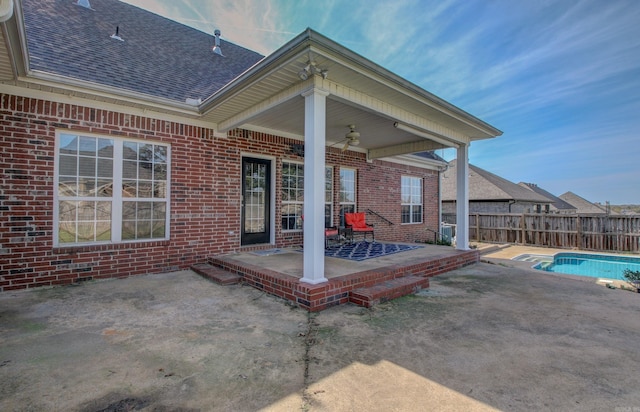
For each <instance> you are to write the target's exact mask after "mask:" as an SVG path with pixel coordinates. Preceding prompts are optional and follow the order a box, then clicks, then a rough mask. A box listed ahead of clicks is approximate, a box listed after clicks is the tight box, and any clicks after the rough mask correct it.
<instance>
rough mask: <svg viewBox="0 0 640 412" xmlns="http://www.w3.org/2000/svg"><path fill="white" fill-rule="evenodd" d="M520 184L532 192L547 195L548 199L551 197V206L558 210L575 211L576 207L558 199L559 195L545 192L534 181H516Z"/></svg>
mask: <svg viewBox="0 0 640 412" xmlns="http://www.w3.org/2000/svg"><path fill="white" fill-rule="evenodd" d="M518 184H519V185H520V186H522V187H524V188H527V189H529V190H533V191H534V192H536V193H538V194H541V195H542V196H544V197H547V198H549V199H551V201H552V202H553V203H552V205H553V207H555V208H556V209H558V210H564V211H574V212H575V211H577V208H576V207H575V206H573V205H571V204H569V203H567V202H565V201H564V200H562V199H560V198H559V197H557V196H555V195H553V194H551V193H549V192H547V191H546V190H544V189H543V188H541V187H539V186H538V185H537V184H535V183H525V182H520V183H518Z"/></svg>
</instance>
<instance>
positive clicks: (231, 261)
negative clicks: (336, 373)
mask: <svg viewBox="0 0 640 412" xmlns="http://www.w3.org/2000/svg"><path fill="white" fill-rule="evenodd" d="M479 257H480V253H479V251H478V250H476V249H472V250H466V251H463V250H458V249H454V248H452V247H450V246H438V245H430V244H427V245H419V247H417V248H415V249H411V250H407V251H402V252H398V253H393V254H387V255H384V256H380V257H375V258H371V259H366V260H360V261H355V260H349V259H343V258H335V257H327V256H325V257H324V262H323V263H324V265H323V266H324V272H323V273H324V277H325V278H326V279H327V281H326V282H323V283H320V284H310V283H308V282H305V281H304V280H303V273H304V261H303V258H304V254H303V252H302V251H301V249H300V248H277V249H266V248H264V247H263V248H246V249H243V250H241V251H240V252H238V253H232V254H226V255H221V256H212V257H210V258H209V259H208V260H207V263H206V264H198V265H194V266H193V267H192V269H193V270H194V271H196V272H197V273H199V274H200V275H202V276H204V277H206V278H209V279H211V280H213V281H216V282H218V283H238V282H242V283H244V284H247V285H250V286H252V287H255V288H257V289H260V290H264V291H265V292H267V293H269V294H272V295H276V296H279V297H281V298H284V299H287V300H289V301H291V302H293V304H294V305H296V306H299V307H301V308H304V309H306V310H309V311H311V312H317V311H320V310H323V309H326V308H328V307H331V306H335V305H340V304H345V303H354V304H357V305H361V306H365V307H370V306H372V305H374V304H376V303H380V302H384V301H387V300H390V299H394V298H397V297H401V296H405V295H408V294H411V293H415V292H416V291H418V290H420V289H426V288H428V287H429V278H430V277H432V276H435V275H438V274H441V273H444V272H448V271H451V270H454V269H459V268H461V267H464V266H467V265H469V264H472V263H476V262H478V261H479Z"/></svg>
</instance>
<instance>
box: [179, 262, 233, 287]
mask: <svg viewBox="0 0 640 412" xmlns="http://www.w3.org/2000/svg"><path fill="white" fill-rule="evenodd" d="M191 270H193V271H194V272H196V273H197V274H198V275H200V276H202V277H204V278H206V279H209V280H212V281H214V282H216V283H219V284H221V285H223V286H226V285H235V284H236V283H239V282H240V276H239V275H237V274H235V273H231V272H228V271H226V270H224V269H221V268H219V267H217V266H213V265H210V264H208V263H197V264H195V265H192V266H191Z"/></svg>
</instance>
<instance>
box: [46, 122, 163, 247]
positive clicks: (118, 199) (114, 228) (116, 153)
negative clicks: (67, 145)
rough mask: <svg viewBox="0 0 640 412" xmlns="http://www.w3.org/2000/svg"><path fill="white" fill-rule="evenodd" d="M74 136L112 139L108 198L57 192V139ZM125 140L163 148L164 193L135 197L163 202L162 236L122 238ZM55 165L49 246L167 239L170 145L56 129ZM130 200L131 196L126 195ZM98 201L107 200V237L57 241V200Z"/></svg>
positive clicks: (58, 213)
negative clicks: (109, 223) (51, 244)
mask: <svg viewBox="0 0 640 412" xmlns="http://www.w3.org/2000/svg"><path fill="white" fill-rule="evenodd" d="M65 135H66V136H77V138H78V139H80V138H82V137H88V138H95V139H106V140H111V141H113V158H112V160H113V165H112V166H113V170H112V195H111V196H110V197H95V196H78V195H76V196H63V195H60V193H59V182H60V160H61V159H60V142H61V140H62V136H65ZM125 142H130V143H143V144H152V145H155V146H164V147H166V156H167V160H166V165H167V171H166V193H165V196H164V197H162V198H160V197H152V198H143V197H140V198H137V197H136V198H135V199H136V200H137V201H150V202H156V203H162V202H164V203H165V221H164V225H165V226H164V228H165V231H164V236H163V237H149V238H141V239H125V240H123V239H122V221H123V215H122V213H123V202H124V200H123V199H124V198H125V197H124V196H123V184H122V183H123V173H122V170H123V166H122V165H123V152H124V150H123V148H124V144H125ZM54 158H55V163H54V164H55V166H54V190H53V200H54V210H53V246H54V247H82V246H91V245H104V244H120V243H143V242H157V241H165V240H169V239H170V237H171V234H170V225H169V223H170V216H171V145H170V144H167V143H161V142H156V141H149V140H144V139H133V138H124V137H120V136H110V135H98V134H92V133H85V132H74V131H71V130H58V131H56V139H55V155H54ZM129 199H131V198H129ZM83 200H86V201H99V202H111V239H110V240H105V241H92V242H60V238H59V236H60V202H63V201H83Z"/></svg>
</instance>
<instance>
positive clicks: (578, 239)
mask: <svg viewBox="0 0 640 412" xmlns="http://www.w3.org/2000/svg"><path fill="white" fill-rule="evenodd" d="M576 247H577V248H578V250H582V222H581V221H580V215H576Z"/></svg>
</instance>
